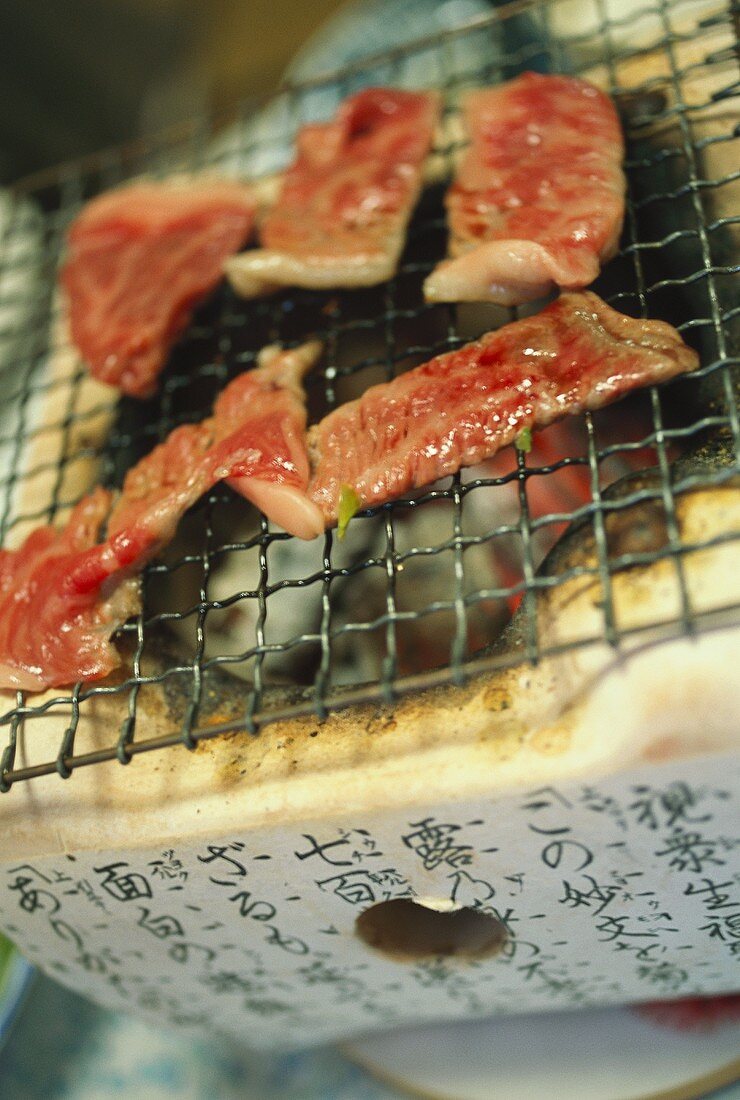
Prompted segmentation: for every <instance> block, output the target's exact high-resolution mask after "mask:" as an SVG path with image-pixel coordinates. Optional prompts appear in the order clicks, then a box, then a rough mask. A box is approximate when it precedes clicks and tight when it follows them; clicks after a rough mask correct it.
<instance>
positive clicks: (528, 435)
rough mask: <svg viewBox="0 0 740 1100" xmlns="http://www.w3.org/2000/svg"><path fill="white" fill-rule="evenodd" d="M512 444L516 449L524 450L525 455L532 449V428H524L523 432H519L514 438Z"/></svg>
mask: <svg viewBox="0 0 740 1100" xmlns="http://www.w3.org/2000/svg"><path fill="white" fill-rule="evenodd" d="M514 446H515V447H516V449H517V450H518V451H524V453H525V455H528V454H529V452H530V451H531V450H532V429H531V428H525V429H524V431H523V432H519V435H518V436H517V437H516V439H515V440H514Z"/></svg>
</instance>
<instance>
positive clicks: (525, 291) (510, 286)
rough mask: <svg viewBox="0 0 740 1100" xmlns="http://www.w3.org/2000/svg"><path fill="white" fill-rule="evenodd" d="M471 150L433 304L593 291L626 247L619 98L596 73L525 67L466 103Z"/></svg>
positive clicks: (454, 193)
mask: <svg viewBox="0 0 740 1100" xmlns="http://www.w3.org/2000/svg"><path fill="white" fill-rule="evenodd" d="M464 114H465V120H466V123H467V128H468V131H469V134H470V147H469V149H468V151H467V153H466V155H465V156H464V158H463V160H462V163H461V165H460V168H459V171H458V173H457V178H456V180H455V182H454V184H453V186H452V187H451V188H450V191H449V192H448V195H447V200H446V202H447V211H448V217H449V223H450V246H449V251H450V256H451V257H452V259H450V260H446V261H445V262H443V263H441V264H439V266H438V267H437V268H436V269H435V270H434V271H433V272H432V274H431V275H430V276H429V278H428V279H427V280H426V282H425V284H424V293H425V295H426V297H427V299H428V300H429V301H433V302H465V301H490V302H498V303H500V304H501V305H517V304H518V303H520V302H526V301H529V300H530V299H532V298H539V297H542V296H543V295H544V294H546V293H547V292H548V291H549V290H550V289H551V288H552V285H553V284H555V285H556V286H560V287H566V288H576V287H584V286H588V284H589V283H591V282H593V280H594V279H595V278H596V276H597V275H598V273H599V267H600V264H601V262H603V261H604V260H608V259H610V258H611V257H612V256H613V255H614V253H615V252H616V249H617V244H618V242H619V234H620V231H621V227H622V220H623V218H624V191H625V179H624V174H623V172H622V159H623V157H624V141H623V138H622V132H621V129H620V125H619V119H618V117H617V113H616V111H615V109H614V105H613V104H612V102H611V100H610V99H609V98H608V96H606V95H604V94H603V92H600V91H599V90H598V88H595V87H594V86H593V85H592V84H589V83H587V82H586V81H585V80H578V79H576V78H574V77H567V76H540V75H539V74H537V73H525V74H524V75H523V76H520V77H517V79H516V80H512V81H510V82H509V83H508V84H504V85H502V86H501V87H497V88H488V89H483V90H481V91H476V92H473V93H471V94H470V95H469V96H468V98H467V100H466V103H465V111H464Z"/></svg>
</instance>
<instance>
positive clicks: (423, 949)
mask: <svg viewBox="0 0 740 1100" xmlns="http://www.w3.org/2000/svg"><path fill="white" fill-rule="evenodd" d="M355 931H356V933H357V935H358V936H359V937H360V939H361V940H364V942H365V943H366V944H368V945H369V946H370V947H373V948H375V950H376V951H380V952H382V953H383V954H384V955H388V956H390V957H391V958H395V959H399V960H411V959H424V958H427V959H428V958H440V957H458V958H465V959H483V958H491V956H493V955H496V954H498V952H499V951H501V949H502V948H503V947H504V945H505V943H506V939H507V932H506V927H505V926H504V924H503V922H502V921H500V920H499V919H498V918H497V917H494V916H492V915H491V914H489V913H484V912H482V911H481V910H479V909H470V908H468V907H467V906H463V905H461V906H458V907H452V908H450V901H449V898H445V899H443V900H440V902H438V903H437V904H435V902H434V899H431V898H430V899H426V900H422V899H417V900H415V901H411V900H409V899H408V898H394V899H392V900H391V901H380V902H378V904H377V905H372V906H370V908H369V909H366V910H365V912H364V913H361V914H360V915H359V917H358V918H357V920H356V921H355Z"/></svg>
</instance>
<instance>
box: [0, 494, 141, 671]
mask: <svg viewBox="0 0 740 1100" xmlns="http://www.w3.org/2000/svg"><path fill="white" fill-rule="evenodd" d="M110 501H111V494H110V493H108V492H107V491H106V490H104V489H96V490H95V492H93V493H91V494H90V496H88V497H85V498H84V499H83V500H82V501H80V503H79V504H78V505H77V506H76V508H75V509H74V511H73V512H72V515H71V517H70V519H69V521H68V523H67V525H66V527H64V528H62V529H61V530H56V529H54V528H53V527H39V528H37V529H36V530H35V531H33V532H32V533H31V534H30V535H29V536H28V538H27V539H26V541H25V542H24V543H23V545H22V546H21V547H20V549H19V550H0V687H3V688H7V689H11V688H12V689H18V690H27V691H40V690H42V689H43V688H46V687H49V686H51V685H52V684H66V683H71V682H73V681H76V680H96V679H98V678H99V677H101V676H105V675H106V674H107V673H108V672H110V671H111V670H112V669H114V668H115V667H116V665H117V664H118V661H119V658H118V654H117V652H116V650H115V647H114V646H113V645H111V643H110V641H109V638H110V635H111V634H112V633H113V631H114V630H116V628H117V627H118V626H120V625H121V623H123V622H125V620H126V619H127V618H129V616H130V615H135V614H136V612H137V611H138V608H139V585H138V582H137V581H136V579H130V578H127V577H126V576H125V572H124V571H125V564H124V563H123V562H124V560H125V558H124V559H123V560H120V561H119V559H118V558H117V556H116V553H115V550H114V549H112V548H111V546H110V545H109V544H107V543H103V544H102V545H98V544H97V539H98V534H99V532H100V528H101V526H102V524H103V522H104V520H105V517H106V515H107V513H108V510H109V508H110ZM122 549H125V548H122ZM111 576H115V577H116V583H115V584H114V585H113V587H112V588H111V589H110V590H108V588H107V586H106V581H107V580H108V579H109V578H110V577H111Z"/></svg>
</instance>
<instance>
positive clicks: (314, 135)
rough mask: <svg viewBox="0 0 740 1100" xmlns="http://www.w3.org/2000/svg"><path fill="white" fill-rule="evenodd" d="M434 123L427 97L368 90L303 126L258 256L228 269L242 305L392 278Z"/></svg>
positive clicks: (433, 104)
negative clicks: (293, 290)
mask: <svg viewBox="0 0 740 1100" xmlns="http://www.w3.org/2000/svg"><path fill="white" fill-rule="evenodd" d="M438 113H439V97H438V96H437V94H436V93H434V92H404V91H399V90H396V89H393V88H368V89H366V90H365V91H362V92H359V93H358V94H357V95H354V96H351V97H350V98H349V99H347V100H346V101H345V102H344V103H343V104H342V106H341V107H340V109H339V111H338V113H337V115H336V116H335V118H334V119H333V120H332V121H330V122H326V123H321V124H317V125H312V126H304V127H303V129H302V130H301V131H300V133H299V134H298V139H297V141H298V156H297V158H296V160H295V162H294V164H293V165H292V166H291V167H290V168H289V169H288V171H287V172H286V174H285V179H284V182H283V186H282V190H281V193H280V197H279V199H278V201H277V203H276V205H275V207H274V208H273V209H272V210H271V211H270V213H269V214H268V215H267V217H266V218H265V221H264V223H263V225H262V229H261V233H260V240H261V243H262V248H261V249H256V250H252V251H250V252H244V253H242V254H241V255H239V256H236V257H234V258H233V259H231V260H229V261H228V263H227V265H226V269H227V272H228V275H229V278H230V280H231V282H232V284H233V286H234V289H235V290H236V291H237V292H238V293H239V294H241V295H243V296H244V297H246V298H253V297H256V296H258V295H262V294H269V293H271V292H272V291H275V290H277V289H278V288H279V287H282V286H301V287H310V288H331V287H356V286H374V285H375V284H376V283H381V282H383V281H384V280H385V279H389V278H390V277H391V275H392V274H393V273H394V271H395V270H396V266H397V264H398V257H399V255H400V253H401V249H402V248H403V243H404V237H405V231H406V225H407V223H408V220H409V217H410V216H411V211H412V209H413V206H414V204H415V202H416V199H417V196H418V194H419V190H420V187H421V171H422V166H423V162H424V158H425V157H426V155H427V153H428V151H429V148H430V145H431V142H432V136H433V132H434V126H435V123H436V121H437V116H438Z"/></svg>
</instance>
